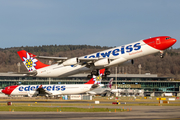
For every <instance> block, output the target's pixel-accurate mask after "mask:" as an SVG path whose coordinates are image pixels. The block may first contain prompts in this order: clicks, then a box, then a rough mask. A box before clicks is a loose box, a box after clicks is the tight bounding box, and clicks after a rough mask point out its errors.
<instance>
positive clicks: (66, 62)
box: [63, 58, 78, 66]
mask: <svg viewBox="0 0 180 120" xmlns="http://www.w3.org/2000/svg"><path fill="white" fill-rule="evenodd" d="M77 63H78V58H71V59H69V60H66V61H64V62H63V65H64V66H69V65H75V64H77Z"/></svg>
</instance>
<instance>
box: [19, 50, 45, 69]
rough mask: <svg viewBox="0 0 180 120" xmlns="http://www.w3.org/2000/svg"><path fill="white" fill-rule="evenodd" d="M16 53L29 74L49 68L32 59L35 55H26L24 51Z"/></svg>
mask: <svg viewBox="0 0 180 120" xmlns="http://www.w3.org/2000/svg"><path fill="white" fill-rule="evenodd" d="M17 53H18V55H19V57H20V58H21V60H22V61H23V63H24V65H25V66H26V68H27V70H28V71H29V72H31V71H34V70H36V69H40V68H43V67H47V66H49V65H46V64H44V63H42V62H40V61H39V60H38V59H36V58H34V57H36V55H34V54H32V53H28V52H26V51H25V50H21V51H18V52H17Z"/></svg>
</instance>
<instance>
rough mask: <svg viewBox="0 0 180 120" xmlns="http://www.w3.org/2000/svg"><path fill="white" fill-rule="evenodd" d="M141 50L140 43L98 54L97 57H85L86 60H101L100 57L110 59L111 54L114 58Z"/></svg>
mask: <svg viewBox="0 0 180 120" xmlns="http://www.w3.org/2000/svg"><path fill="white" fill-rule="evenodd" d="M140 49H141V45H140V43H136V44H134V45H128V46H121V47H119V48H115V49H114V50H110V51H107V52H101V53H100V52H98V53H96V55H90V56H89V57H88V56H85V57H84V58H99V57H101V56H102V57H103V58H105V57H109V56H110V54H112V55H113V56H118V55H119V54H124V53H125V52H127V53H129V52H132V51H133V50H140Z"/></svg>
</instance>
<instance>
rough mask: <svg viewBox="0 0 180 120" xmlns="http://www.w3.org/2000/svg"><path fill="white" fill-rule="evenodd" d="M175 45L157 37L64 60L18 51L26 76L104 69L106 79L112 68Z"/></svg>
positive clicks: (68, 73)
mask: <svg viewBox="0 0 180 120" xmlns="http://www.w3.org/2000/svg"><path fill="white" fill-rule="evenodd" d="M175 43H176V39H174V38H171V37H170V36H159V37H153V38H149V39H145V40H140V41H137V42H134V43H131V44H127V45H123V46H119V47H115V48H111V49H108V50H104V51H101V52H97V53H93V54H90V55H86V56H82V57H75V58H70V59H67V58H66V57H47V56H36V55H34V54H31V53H28V52H26V51H25V50H22V51H18V54H19V56H20V57H21V59H22V61H23V63H24V65H25V66H26V68H27V69H28V71H29V72H28V73H25V74H26V75H32V76H33V75H34V76H37V77H66V76H69V75H73V74H77V73H80V72H91V75H90V78H91V77H92V75H96V74H97V73H98V72H97V70H98V69H103V68H106V71H105V76H106V75H109V74H110V71H108V68H109V67H111V66H114V65H119V64H120V65H121V64H124V63H132V62H133V59H134V58H137V57H141V56H145V55H149V54H153V53H158V52H160V53H161V57H163V50H165V49H167V48H169V47H171V46H172V45H173V44H175ZM37 58H45V59H54V60H56V61H57V64H53V65H46V64H43V63H42V62H40V61H39V60H38V59H37Z"/></svg>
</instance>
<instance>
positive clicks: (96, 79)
mask: <svg viewBox="0 0 180 120" xmlns="http://www.w3.org/2000/svg"><path fill="white" fill-rule="evenodd" d="M104 72H105V69H101V70H99V76H95V75H93V78H91V79H90V80H89V81H88V82H87V83H85V84H101V80H102V75H103V74H104Z"/></svg>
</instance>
